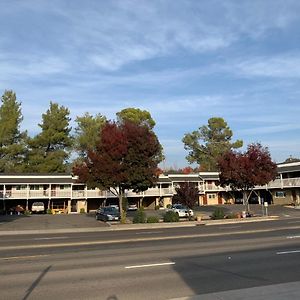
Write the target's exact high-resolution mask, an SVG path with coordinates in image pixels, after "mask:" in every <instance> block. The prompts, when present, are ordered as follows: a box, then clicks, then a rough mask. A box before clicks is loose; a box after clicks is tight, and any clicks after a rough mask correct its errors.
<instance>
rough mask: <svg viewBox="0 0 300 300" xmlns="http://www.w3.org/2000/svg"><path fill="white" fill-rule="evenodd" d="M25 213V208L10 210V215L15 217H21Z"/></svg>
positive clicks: (19, 207)
mask: <svg viewBox="0 0 300 300" xmlns="http://www.w3.org/2000/svg"><path fill="white" fill-rule="evenodd" d="M24 211H25V208H24V207H23V206H21V205H17V206H14V207H11V208H10V209H9V214H11V215H15V214H17V215H20V214H23V213H24Z"/></svg>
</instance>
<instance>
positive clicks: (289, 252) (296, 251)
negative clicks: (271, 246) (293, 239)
mask: <svg viewBox="0 0 300 300" xmlns="http://www.w3.org/2000/svg"><path fill="white" fill-rule="evenodd" d="M293 253H300V250H292V251H282V252H277V253H276V254H277V255H282V254H293Z"/></svg>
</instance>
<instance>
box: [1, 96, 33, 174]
mask: <svg viewBox="0 0 300 300" xmlns="http://www.w3.org/2000/svg"><path fill="white" fill-rule="evenodd" d="M1 102H2V103H1V107H0V173H20V172H22V171H23V170H24V156H25V152H26V143H25V140H26V136H27V134H26V132H21V131H20V124H21V122H22V120H23V116H22V112H21V103H20V102H18V101H17V98H16V94H15V93H14V92H13V91H11V90H7V91H5V92H4V94H3V96H2V98H1Z"/></svg>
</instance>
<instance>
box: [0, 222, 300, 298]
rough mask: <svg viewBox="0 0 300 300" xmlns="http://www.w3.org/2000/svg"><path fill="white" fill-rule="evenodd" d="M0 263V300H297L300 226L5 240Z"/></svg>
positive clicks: (232, 226)
mask: <svg viewBox="0 0 300 300" xmlns="http://www.w3.org/2000/svg"><path fill="white" fill-rule="evenodd" d="M0 260H1V273H0V290H1V299H23V300H25V299H43V300H46V299H110V300H113V299H119V300H123V299H130V300H134V299H139V300H140V299H158V300H159V299H177V298H179V299H180V298H181V299H201V300H202V299H204V300H212V299H224V300H225V299H272V300H273V299H297V297H298V298H299V295H300V288H299V283H300V266H299V264H300V263H299V261H300V219H299V218H294V219H286V220H278V221H270V222H260V223H251V224H229V225H218V226H196V227H189V228H172V229H149V230H128V231H106V232H90V233H72V234H70V233H68V234H47V235H45V234H44V235H24V236H2V237H1V241H0ZM190 297H194V298H190ZM259 297H261V298H259ZM276 297H277V298H276Z"/></svg>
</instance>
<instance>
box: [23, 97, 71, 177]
mask: <svg viewBox="0 0 300 300" xmlns="http://www.w3.org/2000/svg"><path fill="white" fill-rule="evenodd" d="M69 114H70V112H69V110H68V109H67V108H65V107H64V106H59V105H58V104H57V103H53V102H50V108H49V109H48V110H47V112H46V113H45V114H43V115H42V123H41V124H39V126H40V127H41V129H42V131H41V133H39V134H38V135H36V136H35V137H34V138H32V139H30V140H29V146H30V151H29V155H28V171H30V172H37V173H63V172H67V171H68V168H69V165H68V162H67V160H68V158H69V156H70V151H71V147H72V144H73V139H72V137H71V136H70V131H71V127H69V122H70V120H71V119H70V118H69Z"/></svg>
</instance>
